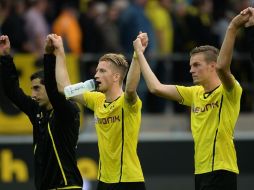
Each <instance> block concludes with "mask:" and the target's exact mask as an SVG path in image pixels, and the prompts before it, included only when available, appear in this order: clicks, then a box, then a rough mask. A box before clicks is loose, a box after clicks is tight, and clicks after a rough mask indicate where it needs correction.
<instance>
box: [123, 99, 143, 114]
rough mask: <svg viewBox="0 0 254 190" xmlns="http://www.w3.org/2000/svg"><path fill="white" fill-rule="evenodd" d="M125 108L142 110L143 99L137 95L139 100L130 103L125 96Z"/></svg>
mask: <svg viewBox="0 0 254 190" xmlns="http://www.w3.org/2000/svg"><path fill="white" fill-rule="evenodd" d="M123 99H124V108H126V109H127V110H129V111H130V112H134V113H137V112H139V111H141V109H142V101H141V99H140V98H139V96H138V97H137V101H136V102H135V104H129V103H128V102H127V101H126V99H125V98H124V96H123Z"/></svg>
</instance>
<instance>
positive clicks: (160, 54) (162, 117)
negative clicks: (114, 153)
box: [0, 0, 254, 190]
mask: <svg viewBox="0 0 254 190" xmlns="http://www.w3.org/2000/svg"><path fill="white" fill-rule="evenodd" d="M38 1H44V0H33V1H32V0H31V1H30V0H28V3H29V4H30V5H29V6H28V7H26V9H25V11H24V12H23V13H22V14H25V13H26V12H28V10H29V7H31V6H33V3H35V2H38ZM120 1H121V2H124V1H125V0H117V2H120ZM126 1H127V0H126ZM141 1H143V2H145V1H146V0H133V2H135V3H137V2H141ZM149 1H151V2H152V1H153V0H149ZM10 2H11V3H10ZM15 2H21V3H22V2H26V1H25V0H11V1H6V0H0V18H1V19H0V20H1V22H0V33H1V34H6V33H5V32H4V31H7V34H8V35H11V34H12V33H11V31H10V30H7V29H6V28H8V27H6V23H7V26H8V24H10V23H11V22H10V20H8V19H7V18H8V17H12V16H13V15H14V12H8V13H6V14H5V11H6V10H8V9H10V7H11V6H12V3H13V4H15ZM91 2H94V4H93V3H91ZM112 2H114V1H110V0H107V1H93V0H90V1H89V0H80V1H78V0H74V1H60V0H55V1H53V0H52V1H47V4H48V5H47V7H48V8H47V9H46V10H45V12H44V13H43V15H44V18H45V21H46V22H47V24H48V25H49V26H50V27H49V28H50V29H49V32H52V31H53V27H52V26H53V25H54V24H53V23H54V20H56V18H57V17H58V16H59V15H60V13H61V9H62V6H61V5H65V6H63V7H66V6H70V7H72V8H74V10H76V13H78V14H76V16H78V17H77V18H81V16H80V15H82V14H86V15H88V13H89V9H95V10H93V11H97V12H96V13H97V16H96V18H93V19H92V20H91V22H88V23H89V26H91V27H92V25H93V24H91V23H97V22H98V23H97V24H99V23H100V22H102V20H101V17H103V16H105V15H104V14H102V13H105V6H104V5H107V6H108V7H106V8H107V9H108V8H109V7H111V6H110V5H111V4H110V3H112ZM128 2H131V1H128ZM154 2H159V1H156V0H154V1H153V2H152V3H154ZM168 2H171V7H169V8H168V12H170V14H171V15H173V16H172V17H171V18H175V17H177V16H179V15H177V14H176V12H175V11H176V10H178V11H179V7H180V5H182V4H184V5H185V6H186V7H187V8H186V10H187V11H186V12H188V11H189V12H188V14H194V16H193V15H192V16H193V17H194V18H195V19H197V20H199V19H200V20H203V21H204V23H203V24H204V25H202V24H200V25H198V27H200V28H198V30H200V31H204V30H203V29H204V28H206V30H205V31H208V32H205V38H204V39H203V38H201V36H199V37H197V38H195V36H192V34H193V33H191V31H190V33H189V35H190V37H191V41H190V40H189V41H188V40H186V41H185V42H183V40H184V39H181V38H182V37H183V36H181V35H184V34H183V33H182V28H181V27H180V25H175V24H174V25H173V26H172V29H173V30H174V35H173V37H172V39H174V42H172V40H171V41H170V40H169V41H165V43H169V44H171V45H172V46H173V47H172V49H170V48H168V49H167V48H165V49H166V50H167V51H166V52H165V51H164V50H165V49H164V48H163V47H164V45H165V44H164V45H159V43H158V39H157V38H155V44H156V46H157V47H156V48H154V49H153V48H150V50H149V51H148V53H147V57H148V58H149V61H150V63H151V64H152V65H151V66H152V67H153V69H154V71H155V73H156V74H157V76H158V77H159V78H160V80H161V81H163V82H166V83H169V82H174V83H177V84H185V85H189V84H191V78H190V75H189V66H188V58H189V56H188V51H189V49H190V48H191V47H192V46H195V45H199V44H202V43H209V42H211V43H212V44H213V45H216V46H217V47H219V46H220V43H221V42H220V40H219V39H220V36H218V35H217V33H216V32H215V31H216V30H215V29H216V27H215V26H217V27H218V26H221V25H222V23H223V22H222V21H225V22H226V23H228V20H229V18H231V17H232V15H234V14H235V13H236V12H237V11H238V10H241V9H242V8H245V7H247V6H248V5H251V3H252V1H248V0H244V1H236V0H228V1H223V2H221V1H219V0H218V1H217V0H169V1H168ZM207 2H208V4H209V3H212V4H213V8H212V10H211V11H210V12H209V11H207V12H206V14H196V12H195V11H197V10H199V9H201V6H200V5H205V4H206V5H208V4H207ZM9 3H10V4H9ZM152 5H153V6H155V5H154V4H152ZM150 6H151V5H150ZM218 6H219V8H218ZM146 7H148V8H149V6H148V5H146ZM146 7H143V8H144V9H148V8H146ZM150 8H151V7H150ZM153 8H155V7H153ZM10 10H11V9H10ZM52 10H54V11H52ZM93 11H92V12H93ZM100 11H101V12H100ZM103 11H104V12H103ZM122 11H123V10H122ZM148 12H149V11H148ZM222 13H223V14H222ZM100 14H102V15H100ZM147 14H149V13H147ZM185 14H186V13H185ZM145 16H146V15H145ZM188 16H189V15H188ZM188 16H187V17H188ZM147 17H148V16H147ZM228 17H229V18H228ZM149 19H151V17H148V20H149ZM195 19H194V20H195ZM209 19H210V20H209ZM223 19H224V20H223ZM4 20H5V21H6V22H5V21H4ZM172 20H173V21H174V19H172ZM176 20H177V19H176ZM221 20H222V21H221ZM7 21H8V22H7ZM149 21H150V22H151V23H153V21H152V19H151V20H149ZM102 23H104V22H102ZM154 23H155V24H154V25H152V26H153V29H154V30H155V31H156V26H157V25H156V21H154ZM201 23H202V22H201ZM218 23H219V24H218ZM216 24H217V25H216ZM220 24H221V25H220ZM10 25H11V24H10ZM104 26H105V23H104ZM108 26H110V27H112V28H114V27H115V25H110V24H108ZM177 26H178V29H179V27H180V30H177ZM193 27H194V26H193ZM202 27H203V29H202ZM112 28H111V29H112ZM103 29H104V30H105V31H106V29H107V28H103ZM220 29H223V27H222V28H220ZM18 31H19V30H18ZM179 31H180V32H179ZM219 31H223V30H219ZM8 32H10V33H8ZM19 32H21V31H19ZM19 32H17V31H15V32H14V33H15V35H14V38H13V39H11V40H12V42H16V41H18V39H16V38H15V37H18V36H19V35H18V33H19ZM157 32H158V31H157ZM192 32H193V31H192ZM121 33H123V31H121ZM169 33H170V32H169ZM94 34H96V32H95V33H94ZM114 34H115V33H114ZM162 34H163V32H162V33H160V35H162ZM28 35H29V34H28ZM73 35H74V33H73ZM216 35H217V37H216V38H214V36H216ZM211 36H213V38H212V39H211V38H210V37H211ZM222 36H223V35H222ZM82 37H83V38H85V37H86V39H87V38H90V39H87V41H86V43H85V44H80V45H81V47H80V52H76V49H75V48H74V49H71V48H70V47H72V46H71V42H70V44H68V43H69V42H68V40H66V44H65V45H66V50H67V52H68V55H67V62H68V70H69V73H70V77H71V81H72V82H73V83H74V82H78V81H84V80H86V79H89V78H91V77H92V76H93V72H94V68H95V65H96V64H97V60H98V57H99V56H100V55H101V54H102V53H105V52H108V51H114V52H122V53H124V54H125V55H126V56H127V58H128V59H130V58H131V57H130V55H131V52H132V50H130V49H128V47H125V45H124V43H123V42H122V41H121V40H119V41H117V42H119V43H120V42H122V43H120V44H117V43H115V45H116V46H114V47H113V46H111V47H107V46H106V44H105V43H103V42H105V39H104V38H102V37H103V36H101V35H98V36H96V35H95V36H89V35H88V33H84V34H82ZM111 37H112V35H111ZM184 37H186V36H185V35H184ZM187 37H188V36H187ZM108 38H110V37H108ZM25 39H26V38H25ZM98 39H100V40H102V39H104V40H102V41H98ZM187 39H188V38H187ZM27 41H28V39H27ZM27 41H24V42H23V43H26V42H27ZM89 42H90V44H89ZM113 42H114V40H112V41H109V42H108V43H112V44H113ZM72 43H75V41H74V42H72ZM128 43H129V44H131V43H132V42H131V40H129V41H128ZM179 44H180V45H179ZM190 44H191V45H190ZM88 46H90V48H88ZM102 46H103V47H102ZM22 47H25V45H24V44H23V45H20V46H18V45H17V46H16V43H15V44H14V45H13V52H12V53H15V63H16V66H17V69H18V73H19V76H20V84H21V86H22V88H23V89H24V90H25V92H26V93H30V81H29V77H30V75H31V74H32V73H33V72H34V71H35V70H37V69H39V68H41V62H40V61H41V59H40V56H41V54H40V50H39V49H29V48H28V49H24V48H23V49H22ZM159 47H160V48H159ZM107 48H108V49H107ZM232 72H233V73H234V74H235V76H236V78H237V79H238V80H239V82H240V83H241V85H242V86H243V89H244V93H243V97H242V102H241V106H242V107H241V113H240V117H239V121H238V123H237V126H236V132H235V143H236V149H237V154H238V164H239V169H240V175H239V179H238V183H239V190H247V189H251V188H252V187H254V164H253V160H254V151H253V147H254V127H253V123H254V117H253V116H254V114H253V106H254V101H253V100H254V79H253V76H254V64H252V63H251V61H250V56H249V52H248V46H247V43H246V39H245V36H244V31H240V32H239V37H238V39H237V41H236V47H235V52H234V58H233V62H232ZM139 95H140V96H141V98H142V100H143V105H144V106H143V118H142V128H141V135H140V141H139V147H138V154H139V157H140V160H141V164H142V167H143V171H144V176H145V179H146V184H147V189H148V190H168V189H171V190H192V189H194V178H193V169H194V166H193V154H194V152H193V141H192V138H191V133H190V128H189V110H188V109H186V108H185V107H181V106H179V105H177V104H175V103H172V102H169V101H164V100H162V99H160V98H156V97H154V96H152V95H151V94H150V93H149V92H147V90H146V87H145V85H144V81H141V83H140V86H139ZM81 110H82V121H81V132H80V137H79V147H78V163H79V167H80V170H81V172H82V176H83V178H84V181H85V182H86V183H85V186H86V190H94V188H95V186H96V174H97V159H98V151H97V145H96V134H95V130H94V128H93V116H92V115H91V113H90V112H89V111H88V110H85V109H83V107H81ZM31 131H32V128H31V124H30V123H29V120H28V118H27V117H26V116H25V115H24V114H23V113H21V112H20V111H19V110H18V109H16V108H15V106H13V105H12V104H11V102H10V101H9V100H8V99H7V98H6V97H5V95H4V93H3V90H2V87H1V81H0V189H3V190H4V189H10V190H20V189H26V190H32V189H34V185H33V175H34V172H33V155H32V137H31V135H30V134H31Z"/></svg>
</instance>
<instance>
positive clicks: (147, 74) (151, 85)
mask: <svg viewBox="0 0 254 190" xmlns="http://www.w3.org/2000/svg"><path fill="white" fill-rule="evenodd" d="M137 56H138V60H139V65H140V69H141V73H142V75H143V77H144V79H145V82H146V85H147V87H148V89H149V91H150V92H151V93H153V94H156V93H157V87H158V86H159V85H160V81H159V80H158V79H157V77H156V76H155V74H154V73H153V71H152V69H151V68H150V66H149V64H148V63H147V61H146V58H145V56H144V54H143V53H142V52H138V53H137Z"/></svg>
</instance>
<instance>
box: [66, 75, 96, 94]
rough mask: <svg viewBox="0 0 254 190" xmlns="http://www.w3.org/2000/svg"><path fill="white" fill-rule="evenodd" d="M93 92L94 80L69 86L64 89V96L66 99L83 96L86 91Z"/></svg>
mask: <svg viewBox="0 0 254 190" xmlns="http://www.w3.org/2000/svg"><path fill="white" fill-rule="evenodd" d="M93 90H95V81H94V79H90V80H87V81H85V82H80V83H77V84H73V85H69V86H66V87H65V88H64V95H65V97H66V98H70V97H73V96H77V95H80V94H83V93H84V92H86V91H93Z"/></svg>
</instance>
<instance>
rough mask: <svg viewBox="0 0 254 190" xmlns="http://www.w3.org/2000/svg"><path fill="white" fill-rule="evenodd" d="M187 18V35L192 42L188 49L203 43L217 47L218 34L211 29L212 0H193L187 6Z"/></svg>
mask: <svg viewBox="0 0 254 190" xmlns="http://www.w3.org/2000/svg"><path fill="white" fill-rule="evenodd" d="M188 11H189V14H188V17H187V18H186V19H187V22H188V26H189V27H190V28H189V29H190V30H189V32H190V33H189V35H190V37H191V39H192V44H191V46H190V49H189V51H190V50H191V49H192V48H194V47H196V46H200V45H203V44H210V45H213V46H215V47H218V36H216V35H215V34H214V32H213V31H212V25H213V17H212V12H213V2H212V1H211V0H193V2H192V6H190V7H189V8H188Z"/></svg>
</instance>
